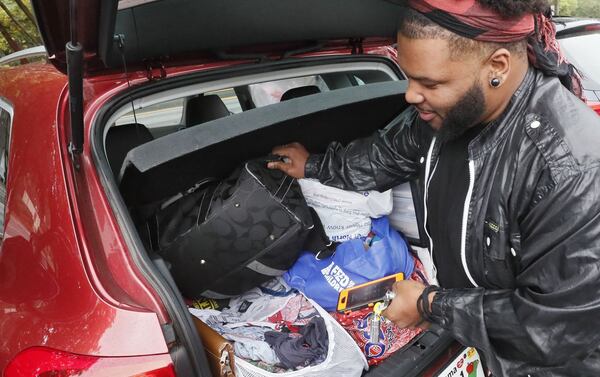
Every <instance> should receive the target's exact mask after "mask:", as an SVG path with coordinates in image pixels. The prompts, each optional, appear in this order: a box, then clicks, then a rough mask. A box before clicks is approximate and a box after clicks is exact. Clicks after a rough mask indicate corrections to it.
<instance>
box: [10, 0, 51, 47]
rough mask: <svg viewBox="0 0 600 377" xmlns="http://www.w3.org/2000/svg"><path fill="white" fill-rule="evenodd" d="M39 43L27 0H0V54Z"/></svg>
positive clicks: (38, 36) (39, 39) (40, 41)
mask: <svg viewBox="0 0 600 377" xmlns="http://www.w3.org/2000/svg"><path fill="white" fill-rule="evenodd" d="M41 43H42V40H41V38H40V35H39V32H38V29H37V25H36V23H35V19H34V17H33V13H32V11H31V3H30V2H29V0H0V56H2V55H7V54H10V53H13V52H15V51H19V50H22V49H24V48H28V47H34V46H39V45H40V44H41Z"/></svg>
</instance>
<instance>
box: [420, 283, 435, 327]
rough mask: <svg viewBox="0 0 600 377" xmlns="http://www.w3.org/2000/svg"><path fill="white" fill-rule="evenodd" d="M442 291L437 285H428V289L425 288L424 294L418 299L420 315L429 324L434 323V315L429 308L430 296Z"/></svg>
mask: <svg viewBox="0 0 600 377" xmlns="http://www.w3.org/2000/svg"><path fill="white" fill-rule="evenodd" d="M440 290H441V288H440V287H438V286H437V285H428V286H427V287H425V289H423V292H422V293H421V295H420V296H419V298H418V299H417V310H418V312H419V315H420V316H421V318H423V319H424V320H426V321H427V322H434V321H433V314H432V313H431V310H430V309H429V306H430V305H429V304H430V303H429V294H430V293H431V292H438V291H440Z"/></svg>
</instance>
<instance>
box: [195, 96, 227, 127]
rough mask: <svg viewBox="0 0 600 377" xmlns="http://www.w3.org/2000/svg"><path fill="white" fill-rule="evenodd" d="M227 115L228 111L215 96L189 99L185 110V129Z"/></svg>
mask: <svg viewBox="0 0 600 377" xmlns="http://www.w3.org/2000/svg"><path fill="white" fill-rule="evenodd" d="M227 115H229V110H227V107H226V106H225V104H224V103H223V101H222V100H221V98H220V97H219V96H218V95H216V94H209V95H207V96H198V97H193V98H190V99H189V100H188V101H187V104H186V108H185V122H184V125H185V126H186V127H190V126H195V125H196V124H200V123H204V122H209V121H211V120H215V119H219V118H223V117H226V116H227Z"/></svg>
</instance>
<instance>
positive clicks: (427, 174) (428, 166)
mask: <svg viewBox="0 0 600 377" xmlns="http://www.w3.org/2000/svg"><path fill="white" fill-rule="evenodd" d="M435 139H436V138H435V137H434V138H433V139H432V140H431V145H430V146H429V151H428V152H427V161H426V162H425V194H424V195H423V209H424V214H423V217H424V224H423V225H424V228H425V234H426V235H427V238H428V239H429V256H430V257H431V264H432V266H433V276H430V280H433V281H437V267H436V266H435V262H434V261H433V239H432V238H431V235H429V231H428V230H427V195H428V193H429V182H430V181H431V177H433V173H435V169H436V168H437V160H436V163H435V165H434V166H433V171H432V172H431V174H430V170H431V157H432V154H433V147H434V146H435Z"/></svg>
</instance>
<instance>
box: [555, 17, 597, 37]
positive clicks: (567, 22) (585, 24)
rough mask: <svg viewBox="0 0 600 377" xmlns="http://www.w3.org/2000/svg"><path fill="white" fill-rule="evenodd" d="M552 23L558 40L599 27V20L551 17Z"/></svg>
mask: <svg viewBox="0 0 600 377" xmlns="http://www.w3.org/2000/svg"><path fill="white" fill-rule="evenodd" d="M552 21H553V22H554V25H555V26H556V36H557V37H559V38H560V37H561V36H565V35H567V34H572V33H579V32H582V31H587V30H589V27H590V26H595V25H598V27H600V19H595V18H584V17H571V16H557V17H553V18H552Z"/></svg>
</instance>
